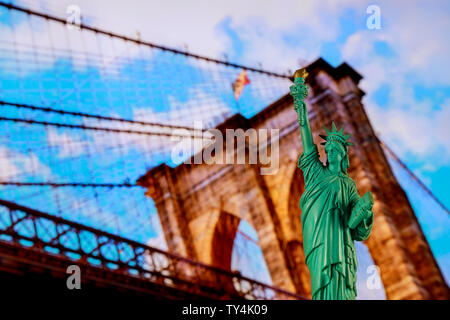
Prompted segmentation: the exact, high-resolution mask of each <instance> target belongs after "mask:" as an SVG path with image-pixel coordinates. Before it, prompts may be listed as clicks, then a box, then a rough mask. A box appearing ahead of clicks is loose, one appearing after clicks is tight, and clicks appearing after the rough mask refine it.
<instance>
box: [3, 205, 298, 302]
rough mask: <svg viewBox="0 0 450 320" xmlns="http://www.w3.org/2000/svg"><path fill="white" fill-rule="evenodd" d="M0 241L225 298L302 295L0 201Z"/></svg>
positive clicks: (167, 285)
mask: <svg viewBox="0 0 450 320" xmlns="http://www.w3.org/2000/svg"><path fill="white" fill-rule="evenodd" d="M1 242H6V243H8V244H14V245H18V246H21V247H25V248H30V249H33V250H38V251H40V252H43V253H46V254H52V255H57V256H62V257H64V258H65V259H69V260H73V261H75V263H76V262H80V263H87V264H89V265H92V266H97V267H100V268H103V269H107V270H110V271H111V272H118V273H121V274H126V275H129V276H134V277H139V278H140V279H142V280H147V281H151V282H154V283H158V284H161V285H164V286H166V287H173V288H175V289H180V290H184V291H188V292H193V293H194V292H195V293H199V294H206V295H208V294H209V295H211V296H216V297H223V298H231V299H233V298H241V299H242V298H244V299H261V300H265V299H303V298H302V297H301V296H299V295H296V294H294V293H291V292H287V291H284V290H281V289H279V288H275V287H273V286H269V285H267V284H263V283H261V282H258V281H255V280H252V279H249V278H247V277H244V276H242V275H240V274H239V273H233V272H230V271H227V270H223V269H220V268H217V267H214V266H209V265H206V264H203V263H200V262H197V261H193V260H190V259H187V258H184V257H181V256H178V255H175V254H171V253H169V252H165V251H162V250H159V249H157V248H153V247H150V246H147V245H144V244H141V243H139V242H136V241H133V240H129V239H126V238H123V237H120V236H116V235H114V234H110V233H108V232H104V231H101V230H97V229H94V228H91V227H88V226H85V225H82V224H79V223H75V222H72V221H68V220H66V219H62V218H59V217H56V216H53V215H49V214H47V213H44V212H41V211H38V210H34V209H31V208H27V207H23V206H21V205H18V204H16V203H13V202H9V201H5V200H0V247H1Z"/></svg>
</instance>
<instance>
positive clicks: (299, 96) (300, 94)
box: [289, 68, 308, 126]
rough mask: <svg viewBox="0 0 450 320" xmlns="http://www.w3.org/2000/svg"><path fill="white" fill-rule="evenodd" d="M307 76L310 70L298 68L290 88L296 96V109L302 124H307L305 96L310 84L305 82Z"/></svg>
mask: <svg viewBox="0 0 450 320" xmlns="http://www.w3.org/2000/svg"><path fill="white" fill-rule="evenodd" d="M307 76H308V72H306V69H305V68H302V69H298V70H297V71H295V73H294V84H293V85H292V86H290V88H289V89H290V91H291V96H292V97H294V109H295V111H297V115H298V123H299V124H300V126H304V125H305V112H306V104H305V98H306V96H307V95H308V86H307V85H306V84H305V79H306V77H307Z"/></svg>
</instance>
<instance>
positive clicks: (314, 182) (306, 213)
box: [290, 69, 373, 300]
mask: <svg viewBox="0 0 450 320" xmlns="http://www.w3.org/2000/svg"><path fill="white" fill-rule="evenodd" d="M307 75H308V74H307V73H306V70H305V69H300V70H297V71H296V72H295V74H294V84H293V85H292V86H291V87H290V93H291V95H292V96H293V97H294V108H295V110H296V111H297V114H298V123H299V125H300V129H301V139H302V145H303V152H302V154H301V155H300V158H299V160H298V164H297V166H298V167H299V168H300V169H301V170H302V171H303V176H304V181H305V192H304V193H303V194H302V196H301V198H300V208H301V210H302V213H301V224H302V231H303V249H304V251H305V260H306V265H307V266H308V269H309V273H310V275H311V294H312V299H313V300H351V299H355V297H356V294H357V293H356V267H357V262H356V254H355V244H354V241H363V240H366V239H367V237H368V236H369V234H370V232H371V230H372V224H373V212H372V206H373V195H372V193H371V192H370V191H368V192H367V193H366V194H365V195H364V196H363V197H360V196H359V194H358V191H357V189H356V184H355V182H354V181H353V179H352V178H350V177H349V175H348V174H347V168H348V167H349V160H348V146H351V145H352V143H351V142H349V141H348V140H347V139H348V138H349V137H350V135H344V128H343V127H342V128H341V129H340V130H337V129H336V126H335V124H334V122H333V124H332V129H331V131H330V130H328V129H327V128H325V131H326V133H327V135H320V137H321V138H323V139H324V140H325V142H322V143H321V144H322V145H324V146H325V152H326V154H327V163H326V164H325V165H323V163H322V162H321V161H320V160H319V153H318V149H317V146H316V145H315V144H314V142H313V138H312V132H311V127H310V125H309V120H308V113H307V108H306V103H305V102H304V99H305V97H306V95H307V94H308V86H306V85H305V78H306V76H307Z"/></svg>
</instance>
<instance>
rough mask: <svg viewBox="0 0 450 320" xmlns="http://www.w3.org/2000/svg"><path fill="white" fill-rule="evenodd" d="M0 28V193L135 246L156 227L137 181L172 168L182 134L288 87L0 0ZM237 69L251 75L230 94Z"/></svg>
mask: <svg viewBox="0 0 450 320" xmlns="http://www.w3.org/2000/svg"><path fill="white" fill-rule="evenodd" d="M22 3H27V2H25V1H24V2H22ZM29 4H30V7H31V2H30V3H29ZM53 5H54V4H53ZM54 6H56V5H54ZM49 8H50V10H49V11H50V12H51V11H52V10H51V8H52V6H51V5H50V6H49ZM0 34H1V36H0V126H1V132H2V133H1V135H0V163H1V165H0V199H3V200H6V201H10V202H13V203H17V204H20V205H23V206H26V207H28V208H33V209H36V210H40V211H43V212H46V213H49V214H51V215H54V216H57V217H61V218H65V219H68V220H70V221H74V222H77V223H81V224H84V225H87V226H90V227H93V228H96V229H100V230H103V231H106V232H110V233H112V234H115V235H118V236H123V237H125V238H128V239H131V240H135V241H138V242H140V243H148V241H149V239H152V238H155V237H156V236H157V235H158V234H159V233H161V232H162V231H161V225H160V224H159V219H158V216H157V213H156V208H155V206H154V203H153V201H152V200H151V199H149V198H148V197H146V196H145V195H144V192H145V190H143V189H142V187H139V186H137V185H136V180H137V179H138V178H139V177H140V176H142V175H143V174H145V173H146V172H147V171H148V170H149V169H151V168H153V167H155V166H157V165H159V164H161V163H167V164H168V165H171V166H175V165H176V163H174V161H172V154H171V151H172V149H173V147H174V146H175V145H176V144H177V143H180V141H184V142H185V143H186V142H187V145H192V141H194V139H200V138H201V137H202V136H203V135H202V132H204V131H205V130H207V129H209V128H213V127H215V126H216V125H218V124H219V123H221V122H222V121H224V120H225V119H227V118H228V117H230V116H231V115H233V114H235V113H238V112H240V113H242V114H243V115H244V116H246V117H250V116H252V115H254V114H255V113H257V112H258V111H260V110H262V109H263V108H264V107H266V106H267V105H269V104H270V103H272V102H273V101H275V100H277V99H278V98H280V97H282V96H283V95H285V94H286V93H287V90H288V89H287V88H288V87H289V85H290V84H291V82H290V80H289V77H288V76H286V75H281V74H275V73H271V72H267V71H264V70H259V69H257V68H251V67H245V66H239V65H235V64H232V63H229V62H227V61H225V60H218V59H211V58H206V57H202V56H198V55H195V54H191V53H189V52H187V51H183V50H182V49H171V48H165V47H163V46H158V45H155V44H151V43H148V42H145V41H143V40H141V39H139V38H137V37H136V36H134V37H127V36H121V35H117V34H112V33H109V32H107V31H102V30H99V29H95V28H93V27H89V26H86V25H81V27H80V28H69V27H68V26H67V25H66V23H65V19H61V18H57V17H54V16H50V15H47V14H42V13H39V12H36V11H32V10H29V9H26V8H24V7H17V6H16V5H14V4H10V3H0ZM244 68H245V69H246V71H247V76H248V78H249V79H250V81H251V83H250V84H249V85H247V86H246V87H245V89H244V91H243V92H242V95H241V96H240V97H239V100H238V101H237V100H236V99H235V96H234V92H233V88H232V84H233V82H234V81H235V80H236V79H237V77H238V76H239V74H240V73H241V72H242V71H243V69H244ZM199 124H200V128H199ZM194 129H195V130H194ZM206 140H208V139H206ZM192 152H193V150H192V148H188V150H187V152H186V155H185V157H186V158H188V157H189V156H190V155H191V154H192Z"/></svg>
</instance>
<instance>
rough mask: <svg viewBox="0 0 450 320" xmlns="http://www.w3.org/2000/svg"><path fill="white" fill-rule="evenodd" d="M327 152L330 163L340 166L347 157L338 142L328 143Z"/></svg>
mask: <svg viewBox="0 0 450 320" xmlns="http://www.w3.org/2000/svg"><path fill="white" fill-rule="evenodd" d="M325 152H326V154H327V159H328V163H333V164H340V163H341V161H342V159H344V157H345V151H344V150H343V147H341V146H340V145H339V142H336V141H330V142H327V143H326V144H325Z"/></svg>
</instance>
